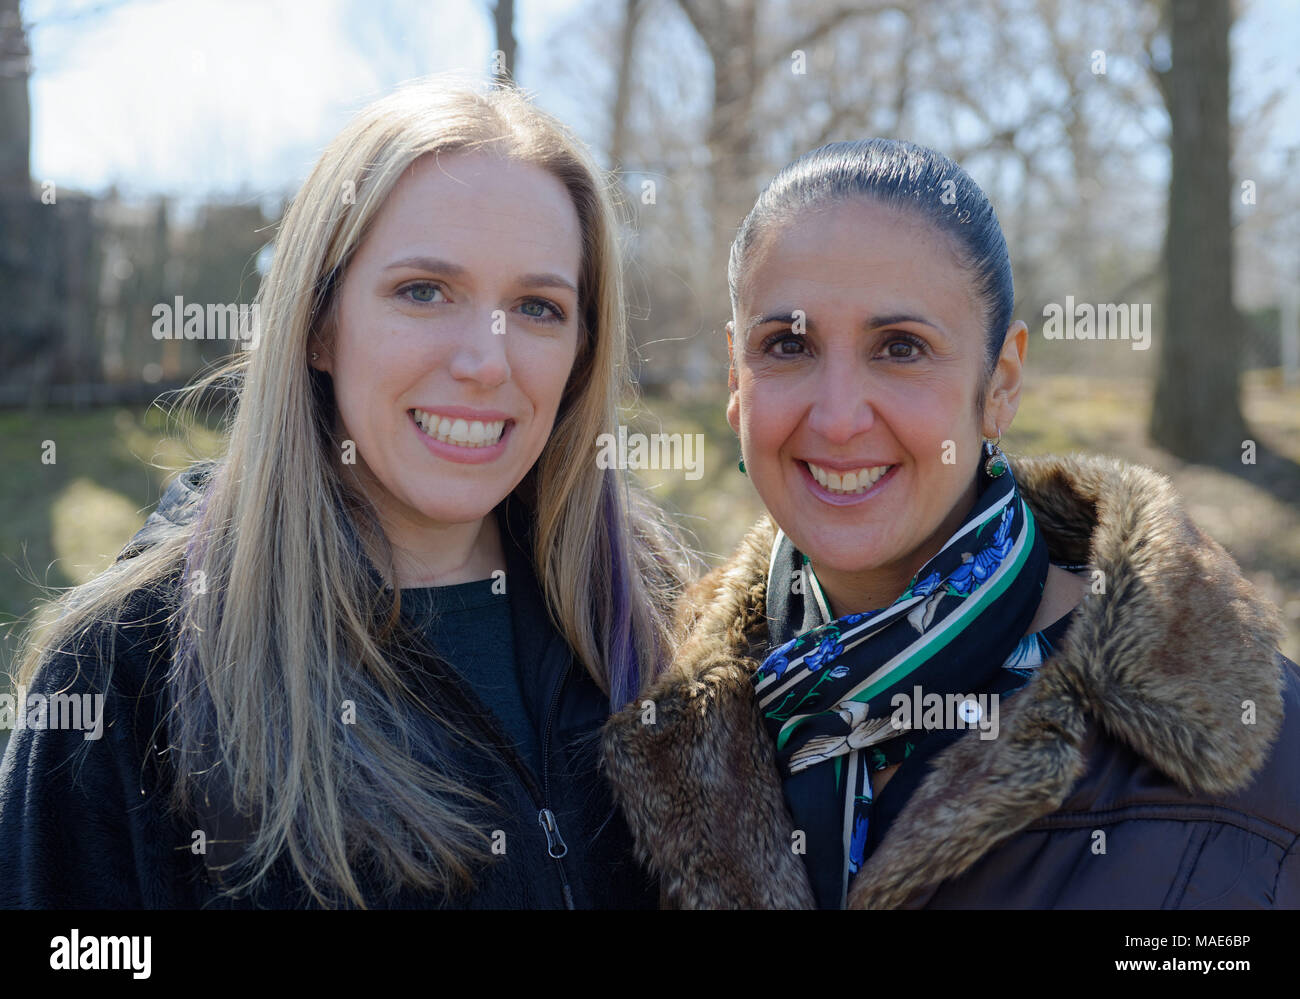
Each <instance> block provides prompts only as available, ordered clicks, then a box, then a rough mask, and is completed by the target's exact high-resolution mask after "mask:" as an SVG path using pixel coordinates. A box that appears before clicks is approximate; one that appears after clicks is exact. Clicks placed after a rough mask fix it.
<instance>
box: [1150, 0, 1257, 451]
mask: <svg viewBox="0 0 1300 999" xmlns="http://www.w3.org/2000/svg"><path fill="white" fill-rule="evenodd" d="M1169 4H1170V7H1169V15H1170V33H1171V39H1170V41H1171V46H1170V47H1171V53H1172V65H1171V66H1170V68H1169V70H1168V71H1167V74H1166V84H1167V85H1166V86H1165V87H1164V92H1165V100H1166V102H1167V103H1168V105H1169V116H1170V123H1171V128H1170V138H1169V145H1170V152H1171V166H1170V178H1169V226H1168V229H1167V231H1166V235H1165V275H1166V292H1165V293H1166V304H1165V322H1164V336H1163V342H1162V343H1161V345H1160V357H1159V371H1158V374H1157V377H1156V387H1155V400H1154V405H1153V407H1152V412H1151V427H1150V430H1151V439H1152V441H1153V442H1154V443H1155V444H1157V445H1159V446H1160V447H1163V448H1165V449H1166V450H1168V451H1170V452H1172V453H1173V454H1175V455H1177V456H1178V457H1180V458H1183V459H1186V460H1189V461H1203V462H1210V463H1221V462H1226V461H1232V460H1234V459H1235V460H1239V459H1240V457H1241V453H1242V441H1243V439H1244V438H1246V437H1247V436H1249V435H1248V434H1247V431H1246V427H1245V420H1244V419H1243V417H1242V413H1241V400H1240V395H1239V392H1240V390H1239V385H1238V375H1239V363H1238V358H1239V356H1240V351H1241V345H1242V339H1241V329H1240V325H1239V321H1238V315H1237V311H1236V307H1235V306H1234V304H1233V300H1232V220H1231V202H1230V199H1231V197H1232V182H1231V178H1230V175H1229V132H1228V29H1229V26H1230V23H1231V15H1230V12H1229V0H1169Z"/></svg>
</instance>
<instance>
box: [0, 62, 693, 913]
mask: <svg viewBox="0 0 1300 999" xmlns="http://www.w3.org/2000/svg"><path fill="white" fill-rule="evenodd" d="M471 148H474V149H483V150H485V151H491V152H493V153H495V154H498V155H501V156H505V157H509V158H513V159H516V160H519V161H523V162H527V163H531V164H534V165H536V166H539V167H541V168H542V169H544V170H547V171H548V172H550V173H551V174H552V175H554V176H555V177H556V178H557V179H559V180H560V181H561V182H562V183H563V184H564V185H565V187H566V189H567V190H568V191H569V194H570V196H571V198H572V200H573V204H574V207H575V209H576V212H577V216H578V220H579V222H580V226H581V231H582V239H583V247H582V258H583V262H582V269H581V274H580V277H579V289H578V291H579V308H580V312H581V319H580V321H581V327H580V332H579V348H578V353H577V357H576V360H575V362H574V366H573V370H572V374H571V376H570V378H569V381H568V383H567V385H566V387H565V390H564V396H563V400H562V402H561V404H560V408H559V412H558V415H557V417H556V422H555V426H554V430H553V432H552V434H551V437H550V439H549V442H548V443H547V445H546V448H545V450H544V451H543V452H542V455H541V457H540V458H539V460H538V462H537V464H536V465H535V467H534V468H533V469H532V470H531V471H530V472H529V474H528V476H527V477H526V478H525V479H524V481H523V482H522V483H521V485H520V486H519V487H518V489H516V491H515V494H514V495H515V497H516V498H517V499H518V500H519V501H520V502H522V503H523V504H524V505H525V507H526V508H527V509H528V510H529V511H530V513H531V514H532V517H533V521H534V525H535V527H534V531H533V536H534V546H533V552H532V559H533V565H534V568H535V569H536V572H537V576H538V581H539V583H540V586H541V590H542V593H543V594H544V597H545V599H546V602H547V604H548V606H549V609H550V613H551V616H552V619H553V621H554V623H555V625H556V626H557V628H558V630H559V631H560V632H561V633H562V634H563V635H564V637H565V638H566V639H567V640H568V642H569V644H570V646H571V647H572V648H573V650H574V651H575V653H576V655H577V658H578V659H579V660H580V661H581V663H582V664H583V666H584V667H585V668H586V669H587V671H588V672H589V673H590V675H591V677H592V678H593V680H594V681H595V682H596V683H597V684H598V685H599V686H600V687H601V689H602V690H604V691H605V692H606V693H607V694H610V695H611V705H612V707H613V708H614V709H617V708H621V707H622V706H623V705H624V704H625V703H627V702H628V701H630V700H631V699H632V698H633V697H635V695H636V693H637V690H638V688H639V686H640V685H641V684H642V683H644V681H645V680H646V679H648V678H649V677H650V676H652V675H653V674H654V673H655V672H657V671H658V670H659V669H660V668H662V666H663V664H664V663H665V661H666V658H667V656H668V654H669V644H670V642H671V635H670V630H669V628H670V626H669V608H670V606H671V602H672V600H673V598H674V597H675V595H676V593H677V592H678V591H679V589H680V585H681V582H682V580H683V578H684V576H685V575H686V574H687V573H688V572H689V571H690V569H691V567H692V566H691V564H690V561H689V556H688V554H687V552H686V551H685V549H684V547H683V546H681V545H680V544H679V543H678V542H677V540H676V536H675V534H674V532H673V531H672V530H671V528H670V527H669V526H668V524H667V522H666V521H665V519H664V518H663V517H662V515H661V514H660V513H659V512H658V510H657V508H655V507H654V506H653V505H652V504H650V503H648V501H646V500H645V499H644V497H643V496H642V494H641V493H640V492H639V491H637V490H636V489H634V488H632V487H631V486H630V485H629V483H628V477H627V473H626V472H623V471H620V470H615V469H600V468H598V466H597V463H596V461H595V442H596V440H597V438H598V436H599V435H600V434H602V433H606V432H612V431H614V430H615V428H616V424H617V420H618V405H619V403H620V401H621V400H622V399H623V398H624V397H625V393H626V392H627V390H628V389H629V387H630V379H629V376H628V371H627V364H626V361H627V358H626V351H627V341H626V329H625V315H624V302H623V290H622V282H621V276H620V263H619V252H618V233H617V229H616V226H617V216H616V215H615V202H614V199H613V196H612V195H611V193H610V191H609V190H608V189H607V187H606V185H605V183H604V182H603V181H602V179H601V178H602V176H603V175H602V172H601V171H600V169H599V168H598V167H597V166H596V165H595V163H594V162H593V161H592V160H591V158H590V155H589V154H588V153H587V152H586V150H585V149H584V147H583V146H582V144H581V143H580V142H578V141H577V140H576V139H575V138H573V137H572V136H571V135H570V134H569V133H568V131H567V130H566V129H565V128H564V127H563V126H562V125H561V124H559V123H558V122H557V121H555V120H554V119H552V118H551V117H550V116H548V115H546V114H544V113H543V112H541V111H540V110H538V109H537V108H536V107H534V106H533V105H532V104H531V103H530V102H529V101H528V100H527V99H526V98H525V97H523V96H522V95H521V94H519V93H518V92H516V91H514V90H512V89H509V88H496V89H490V90H488V89H478V88H474V87H470V86H466V85H464V84H463V83H459V82H457V83H448V82H447V81H446V80H436V79H435V80H432V81H421V82H420V83H418V84H415V85H411V86H408V87H404V88H402V89H401V90H399V91H397V92H396V93H394V94H392V95H390V96H388V97H386V98H384V99H381V100H379V101H377V102H376V103H374V104H372V105H370V106H369V107H368V108H366V109H365V110H363V111H362V112H361V113H360V114H359V115H358V116H357V117H356V118H355V119H354V120H353V121H352V122H351V123H350V124H349V125H348V126H347V127H346V128H345V129H344V130H343V132H342V133H341V134H340V135H339V136H338V137H337V138H336V139H335V140H334V142H333V143H332V144H331V145H330V146H329V147H328V149H327V150H326V151H325V153H324V154H323V155H322V157H321V159H320V161H319V162H318V163H317V164H316V167H315V169H314V170H313V171H312V173H311V175H310V176H309V177H308V178H307V180H306V182H305V183H304V184H303V186H302V189H301V190H300V191H299V193H298V196H297V197H296V198H295V199H294V201H293V203H292V205H291V206H290V208H289V209H288V212H287V213H286V215H285V218H284V220H283V222H282V225H281V227H280V230H279V233H278V236H277V239H276V245H275V253H274V258H273V261H272V264H271V268H270V272H269V273H268V275H267V276H266V278H265V280H264V282H263V283H262V286H261V288H260V289H259V291H258V295H257V301H258V303H259V305H260V313H261V321H262V328H261V335H260V341H259V343H258V346H257V347H256V349H254V350H250V351H246V352H243V353H241V354H240V355H237V356H236V357H235V358H234V360H233V361H232V362H231V366H230V368H229V369H228V370H223V371H220V372H218V373H216V374H214V375H213V376H210V377H209V378H207V379H205V380H204V381H203V382H202V383H200V384H199V385H196V386H195V387H194V388H193V389H192V390H191V391H192V392H193V393H194V395H193V396H192V397H191V398H197V397H198V393H199V392H201V391H203V390H204V389H205V388H207V387H209V386H210V385H211V384H213V383H214V382H216V381H218V380H219V379H227V378H232V377H233V379H234V384H235V385H236V387H237V390H238V399H237V405H236V407H235V410H234V415H233V417H232V418H231V420H230V423H229V426H228V428H227V438H226V439H227V447H226V453H225V457H224V459H223V460H221V461H220V462H219V463H218V465H217V466H216V468H215V470H214V472H213V474H212V476H211V479H210V481H209V482H208V484H207V487H206V489H205V490H204V493H203V498H202V507H201V511H200V513H199V515H198V516H197V517H196V518H195V519H194V520H193V521H192V522H190V523H188V524H186V525H181V526H176V527H175V528H174V529H171V530H170V531H169V532H168V533H167V534H166V536H165V537H164V538H163V539H162V540H160V541H159V542H158V543H156V544H154V545H152V546H151V547H149V548H147V549H146V550H144V551H143V552H141V553H140V554H138V555H136V556H135V557H133V558H126V559H121V560H119V561H118V562H117V563H115V564H114V565H113V566H112V567H110V568H109V569H108V570H107V571H106V572H104V573H103V574H101V575H100V576H99V577H97V578H96V579H94V580H92V581H90V582H89V583H86V584H83V585H82V586H80V587H77V588H75V589H74V590H72V591H70V592H69V593H68V594H66V595H65V596H64V597H63V598H61V599H60V601H58V602H57V604H56V605H55V607H54V611H55V613H54V615H53V617H54V618H56V619H57V620H56V621H55V623H54V624H53V625H52V627H50V628H49V629H48V630H47V631H45V633H44V634H43V635H42V637H41V639H40V640H39V641H37V640H35V639H34V638H33V639H32V640H31V641H30V642H29V644H28V645H27V646H26V647H25V649H24V652H23V656H22V659H21V664H20V668H19V675H20V677H30V676H31V675H32V674H33V673H34V672H35V671H36V669H37V668H38V666H39V664H40V663H41V662H42V661H44V659H45V657H46V655H48V653H49V652H50V651H51V650H56V649H64V648H68V647H70V646H75V645H76V643H77V642H78V641H80V640H82V639H83V638H84V636H85V634H86V632H87V631H88V630H89V629H90V628H92V627H94V626H96V625H100V624H102V623H103V622H112V621H115V620H116V617H117V615H118V614H119V613H120V612H121V611H122V608H123V607H124V606H125V604H126V601H127V598H128V597H129V596H130V595H131V594H133V593H135V592H137V591H138V590H140V589H141V588H144V587H150V586H156V585H157V584H160V583H162V584H163V585H164V588H165V589H167V591H168V592H169V593H171V594H172V595H173V596H174V598H175V602H174V616H173V624H174V633H175V635H176V636H177V644H176V651H175V653H174V657H173V659H174V665H173V672H172V675H171V677H170V678H169V683H170V689H171V692H172V696H173V699H174V703H175V709H174V711H173V713H172V715H171V716H170V718H169V722H168V724H169V733H168V734H169V739H170V742H171V744H172V746H173V748H174V749H175V750H177V752H175V753H173V758H174V759H176V760H177V761H178V762H177V763H176V765H175V781H174V786H173V791H172V804H173V806H174V807H175V808H177V809H178V810H181V811H182V812H183V813H188V814H193V810H194V808H195V805H196V802H197V801H198V800H200V799H201V797H202V795H204V794H205V793H207V787H208V785H207V784H206V783H205V779H204V775H203V774H202V773H201V772H200V769H206V767H207V766H208V765H215V766H216V768H217V769H219V770H221V771H222V776H223V780H224V782H225V786H226V787H227V788H228V790H229V794H230V795H231V797H232V799H233V804H234V806H235V808H236V809H237V810H238V811H239V812H240V813H242V814H244V815H248V816H253V817H255V818H256V827H257V831H256V835H255V837H253V838H252V840H251V842H250V843H249V845H248V848H247V852H246V854H245V861H246V866H243V867H242V869H243V870H244V871H245V872H246V876H245V878H244V880H242V881H241V882H239V883H238V884H237V885H236V886H235V888H234V889H232V890H238V891H244V890H248V889H251V888H253V887H254V886H255V884H256V883H257V882H258V881H259V880H260V879H261V878H263V877H264V876H265V875H266V873H267V872H268V871H269V870H270V868H271V866H272V864H273V862H274V861H275V860H276V858H277V857H279V856H281V855H282V854H283V853H284V852H286V851H287V853H288V856H289V857H290V858H291V860H292V863H293V865H294V868H295V869H296V871H297V873H298V875H299V876H300V877H301V878H302V880H303V882H304V883H305V884H306V886H307V887H308V889H309V890H310V892H311V894H312V895H313V897H314V898H315V899H316V900H317V901H318V902H319V903H320V904H323V905H334V904H340V903H347V902H350V903H351V904H354V905H358V906H366V905H367V904H370V903H373V902H374V901H375V897H374V896H373V895H372V896H371V897H370V898H367V897H366V896H365V893H363V890H362V887H361V884H360V883H359V879H358V875H357V872H358V866H357V865H358V862H359V861H360V860H361V859H362V858H363V857H364V859H365V862H366V871H367V874H366V878H367V879H370V880H372V881H373V882H374V883H376V884H377V885H378V890H379V891H380V892H382V893H389V892H395V891H396V890H398V889H400V888H404V887H411V888H415V889H419V890H425V891H433V892H441V893H443V895H444V896H446V897H448V898H450V897H451V896H452V895H453V894H454V893H456V892H459V891H463V890H468V889H469V888H471V887H472V882H473V877H472V874H473V868H474V866H475V864H476V862H478V861H479V860H484V859H487V857H488V854H487V851H486V846H487V840H486V836H485V833H484V831H483V830H482V829H480V828H478V827H477V826H476V825H475V824H474V823H473V822H472V821H470V819H469V818H468V817H467V814H468V811H469V808H470V806H471V805H472V804H473V803H475V802H482V801H485V800H487V799H486V798H485V796H484V795H483V794H482V793H481V792H480V791H479V790H478V789H475V788H473V787H469V786H466V785H465V784H463V783H461V782H460V781H458V780H457V779H456V776H455V775H454V774H451V773H440V772H436V771H435V770H434V769H433V768H430V767H428V766H427V765H423V764H420V763H418V762H417V761H416V760H415V759H414V758H413V755H412V754H411V752H410V747H409V746H408V745H406V735H405V733H404V732H402V731H400V726H398V728H399V731H398V732H397V733H396V734H394V733H393V732H391V731H385V728H386V726H383V725H373V726H366V725H353V726H347V728H348V729H349V730H350V731H348V732H347V733H346V734H342V733H341V729H342V728H343V726H340V725H339V723H338V718H339V713H340V710H341V707H340V706H341V705H342V703H343V702H344V701H345V700H351V701H353V702H354V704H355V710H356V713H357V716H358V717H359V718H364V717H371V718H375V717H379V718H388V719H392V718H394V717H397V718H400V717H401V712H402V711H409V710H410V707H411V704H412V702H413V697H412V695H411V691H410V690H409V689H408V687H407V685H406V683H405V682H404V680H403V673H402V670H401V668H400V662H399V661H398V660H401V658H402V657H401V655H400V653H399V654H397V655H396V656H395V652H394V650H395V646H394V644H393V638H394V636H395V635H398V636H400V635H401V634H402V632H400V630H399V631H394V630H393V626H394V623H395V622H396V621H397V620H398V616H397V605H396V594H397V592H398V591H397V589H396V587H395V586H394V587H393V589H392V590H391V591H386V590H385V589H384V587H382V586H381V587H377V586H376V579H377V576H378V574H379V572H380V571H383V572H389V573H391V551H390V550H389V549H388V548H387V546H386V544H384V543H383V539H382V532H379V531H377V530H375V528H376V526H377V521H376V520H375V517H374V512H373V510H371V509H370V508H369V507H368V505H367V503H366V502H365V500H364V499H363V498H362V496H361V495H360V494H359V491H358V490H357V489H355V488H354V487H352V486H351V485H350V484H349V482H348V481H347V477H346V476H344V475H343V474H342V468H341V466H340V447H339V445H340V442H339V441H338V440H336V439H335V436H334V431H333V415H334V414H333V399H332V393H331V392H330V390H329V387H328V386H329V383H328V378H327V376H324V375H322V374H321V373H320V372H316V371H314V370H313V369H311V368H310V366H309V365H308V364H307V363H306V362H307V355H308V353H309V351H310V349H311V343H312V340H313V338H315V337H317V336H319V335H320V334H321V332H322V330H323V329H325V328H326V327H327V326H328V321H329V315H330V312H331V310H332V308H333V303H334V301H335V297H334V288H335V286H336V285H337V283H338V279H339V277H340V276H341V275H342V274H343V272H344V270H345V269H346V267H347V265H348V263H349V261H350V259H351V257H352V255H353V254H354V252H355V251H356V249H357V247H358V246H359V244H360V243H361V241H362V240H363V239H364V237H365V235H366V233H367V231H368V229H369V227H370V226H371V224H372V223H373V220H374V219H375V217H376V215H377V213H378V212H379V210H380V208H381V207H382V205H383V204H384V202H385V199H386V198H387V197H388V195H389V193H390V192H391V191H392V189H393V187H394V185H395V184H396V183H397V181H398V179H399V178H400V177H401V176H402V174H403V172H404V171H405V170H406V169H407V168H408V167H409V166H410V165H411V164H412V163H413V162H414V161H415V160H416V159H417V158H418V157H421V156H424V155H426V154H429V153H439V152H442V153H449V152H454V151H460V150H468V149H471ZM360 536H365V537H377V538H378V539H379V541H380V543H381V548H382V551H381V555H380V557H379V558H378V559H377V563H378V564H377V566H376V560H370V559H366V558H359V557H358V552H359V549H358V538H359V537H360ZM367 551H368V552H370V553H371V554H373V550H371V549H369V548H367ZM385 563H386V564H385ZM200 572H201V573H202V574H203V575H202V577H198V576H197V575H196V574H197V573H200ZM199 579H201V580H202V585H201V586H195V585H193V584H194V583H195V582H196V580H199ZM389 579H391V576H389ZM110 668H111V664H110ZM423 707H424V708H426V709H427V710H429V711H430V712H433V713H434V714H435V716H437V706H436V705H423ZM371 712H375V713H377V714H372V713H371ZM438 717H440V716H438ZM440 720H442V721H443V722H444V724H446V725H447V726H448V727H449V728H451V730H452V731H453V732H456V731H457V730H456V728H455V727H454V726H452V725H450V723H447V722H446V720H445V719H441V718H440ZM388 727H389V728H391V726H388ZM460 734H463V733H460ZM214 737H215V738H214ZM214 746H215V749H214ZM205 750H206V751H207V752H210V753H212V758H211V759H210V760H209V761H208V764H207V765H205V766H204V767H203V768H198V763H197V761H198V760H199V759H201V758H202V757H203V753H204V751H205ZM191 761H195V762H191ZM196 768H197V769H196ZM241 866H242V865H241Z"/></svg>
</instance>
